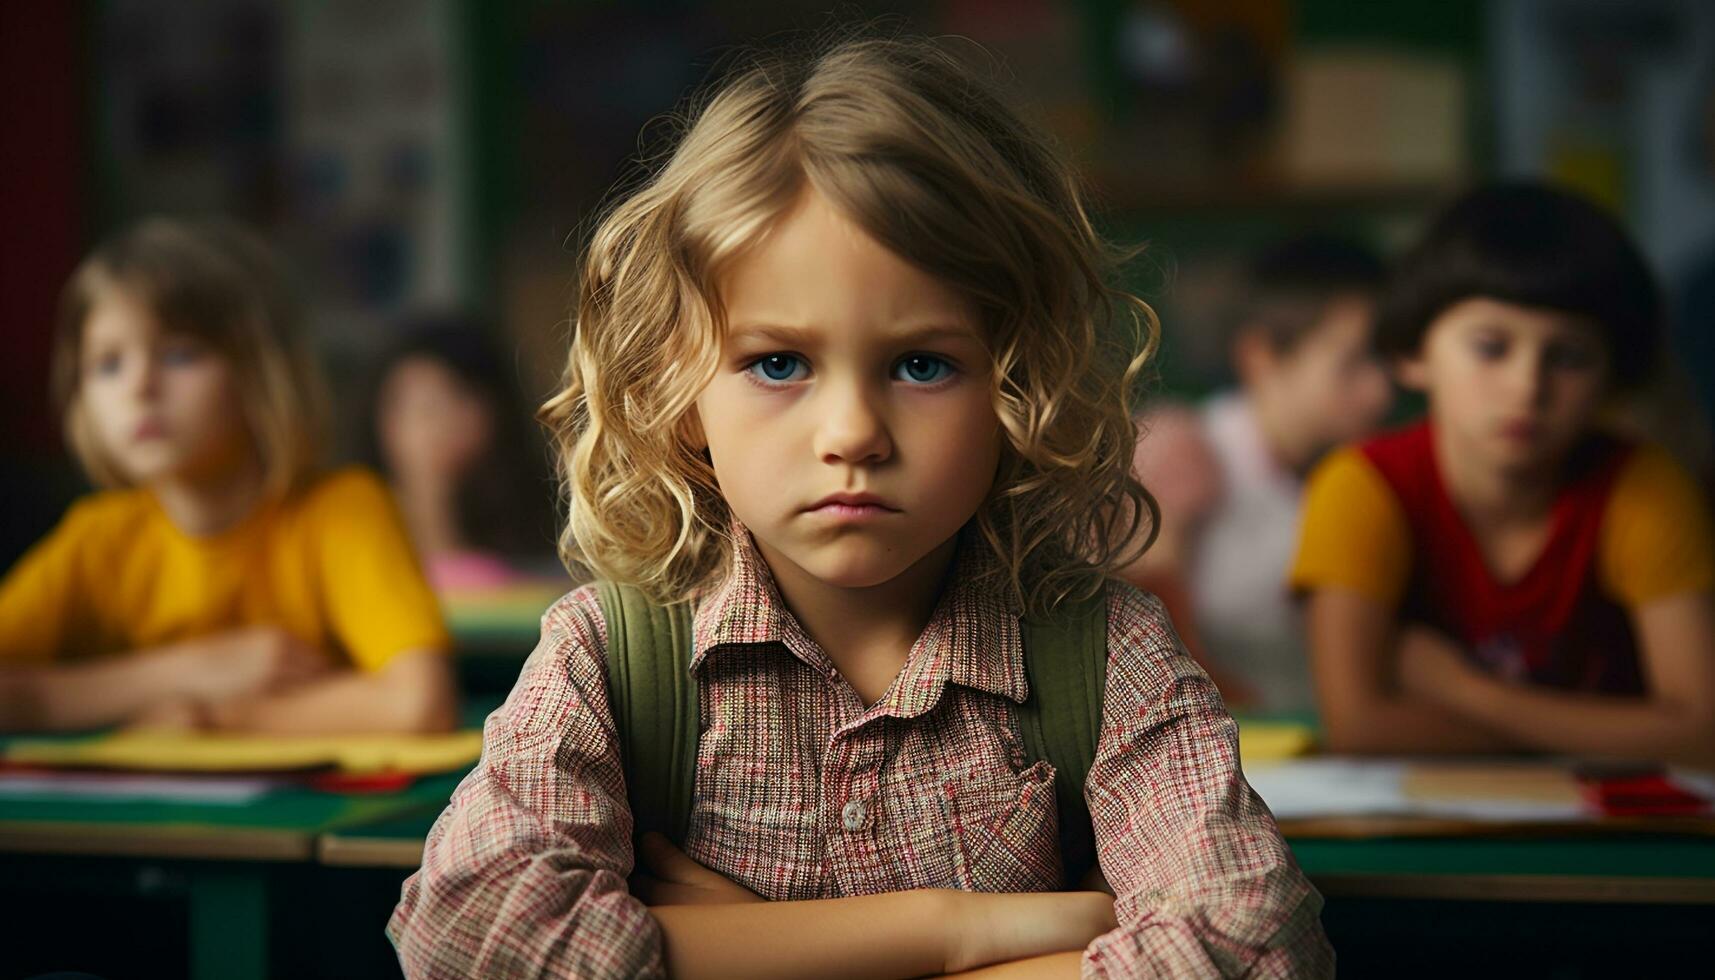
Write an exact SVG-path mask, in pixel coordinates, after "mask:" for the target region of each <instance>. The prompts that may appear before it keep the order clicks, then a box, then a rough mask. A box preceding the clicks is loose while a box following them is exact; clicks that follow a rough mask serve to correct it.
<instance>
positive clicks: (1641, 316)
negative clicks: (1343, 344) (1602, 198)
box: [1292, 184, 1715, 765]
mask: <svg viewBox="0 0 1715 980" xmlns="http://www.w3.org/2000/svg"><path fill="white" fill-rule="evenodd" d="M1658 310H1659V302H1658V301H1657V298H1656V292H1655V287H1654V284H1653V282H1652V280H1651V277H1650V274H1649V271H1648V269H1647V267H1646V266H1645V265H1644V262H1643V259H1642V257H1641V256H1639V255H1638V253H1637V251H1636V249H1635V248H1634V247H1633V246H1632V245H1631V243H1630V242H1629V241H1628V240H1627V239H1626V236H1625V233H1624V232H1623V231H1622V230H1621V229H1620V228H1619V226H1618V225H1617V224H1616V223H1615V222H1614V221H1613V219H1612V218H1610V217H1609V216H1608V215H1606V214H1604V213H1603V212H1601V211H1600V210H1598V209H1597V208H1596V207H1594V206H1593V205H1591V204H1589V203H1587V202H1585V201H1583V200H1580V199H1578V198H1576V197H1574V196H1572V195H1570V194H1566V193H1563V192H1560V191H1555V190H1551V189H1549V188H1546V187H1541V186H1538V185H1532V184H1502V185H1498V186H1494V187H1490V188H1486V189H1483V190H1479V191H1476V192H1473V193H1471V194H1469V195H1467V196H1466V197H1465V198H1463V199H1461V200H1460V201H1459V202H1457V203H1455V204H1454V205H1453V206H1452V207H1451V208H1449V210H1448V211H1447V212H1446V213H1445V214H1443V215H1442V216H1441V217H1440V218H1439V219H1438V220H1437V221H1436V223H1435V224H1434V226H1433V227H1432V228H1431V229H1430V231H1429V233H1428V235H1427V236H1426V238H1425V239H1424V240H1423V242H1422V243H1420V244H1419V245H1418V246H1417V247H1416V248H1415V249H1414V250H1413V251H1412V252H1411V253H1409V254H1408V255H1407V256H1406V257H1405V259H1404V260H1403V261H1402V263H1401V265H1400V268H1399V272H1398V276H1397V279H1396V281H1395V282H1394V283H1393V284H1392V286H1391V287H1390V290H1389V295H1388V296H1387V298H1386V299H1385V300H1384V302H1383V307H1382V317H1381V321H1380V326H1379V336H1380V342H1381V346H1382V348H1383V350H1384V351H1386V352H1388V353H1391V354H1392V355H1394V356H1395V357H1396V358H1397V359H1398V366H1399V368H1400V373H1401V378H1402V380H1403V381H1404V382H1405V383H1406V384H1408V385H1410V386H1412V387H1414V388H1417V389H1419V390H1421V391H1423V392H1424V394H1425V395H1426V396H1427V398H1428V403H1429V412H1428V417H1427V418H1426V419H1425V420H1424V421H1422V422H1420V423H1417V424H1416V425H1413V426H1409V427H1407V428H1405V429H1402V430H1399V431H1396V432H1392V433H1388V434H1385V435H1382V436H1380V437H1378V438H1375V439H1372V440H1370V441H1368V442H1366V443H1363V444H1362V445H1359V446H1356V447H1353V448H1350V449H1346V450H1343V451H1341V452H1340V453H1338V454H1336V455H1334V456H1332V457H1330V458H1329V459H1328V460H1327V461H1326V462H1324V463H1323V464H1322V466H1321V467H1320V468H1319V469H1318V470H1317V472H1316V473H1315V474H1314V475H1313V476H1312V477H1311V480H1310V484H1309V487H1308V489H1307V491H1306V499H1305V505H1304V517H1303V525H1302V533H1301V538H1300V543H1299V550H1298V556H1297V559H1296V562H1295V564H1294V567H1293V570H1292V583H1293V585H1294V587H1295V588H1296V589H1297V590H1299V591H1300V592H1301V593H1305V594H1307V595H1308V597H1309V611H1308V620H1309V643H1310V648H1311V665H1312V669H1313V673H1314V676H1315V681H1316V686H1317V695H1318V701H1319V704H1320V707H1321V712H1322V721H1323V725H1324V727H1325V729H1326V732H1327V738H1328V742H1329V744H1330V746H1331V747H1333V748H1335V749H1337V750H1344V751H1355V752H1393V753H1418V752H1473V751H1516V750H1520V749H1537V750H1545V751H1551V752H1563V753H1575V754H1579V755H1592V756H1612V757H1617V758H1622V759H1633V760H1644V761H1669V762H1683V763H1690V764H1696V765H1710V764H1712V763H1715V603H1712V601H1711V596H1712V594H1715V546H1712V543H1711V531H1710V521H1709V513H1708V507H1707V504H1706V502H1705V501H1704V500H1703V499H1702V496H1701V494H1700V493H1699V491H1698V489H1697V487H1696V485H1695V483H1694V482H1693V481H1692V480H1691V478H1690V477H1689V476H1688V475H1687V474H1686V473H1685V471H1684V470H1683V469H1681V468H1680V467H1679V466H1678V465H1677V464H1675V463H1674V462H1673V461H1672V459H1671V458H1669V457H1668V456H1667V454H1666V453H1664V452H1663V451H1662V450H1660V449H1658V448H1655V447H1653V446H1649V445H1645V444H1634V443H1632V442H1630V441H1628V440H1624V439H1620V438H1616V437H1614V436H1610V435H1607V434H1604V433H1603V432H1601V431H1600V429H1599V427H1598V424H1597V422H1598V415H1599V411H1600V409H1601V408H1602V407H1603V405H1604V403H1605V402H1606V401H1608V398H1609V396H1610V395H1611V394H1613V393H1615V392H1617V391H1623V390H1626V389H1629V388H1636V387H1638V386H1640V385H1642V384H1644V383H1646V382H1647V380H1648V379H1649V377H1650V374H1651V371H1652V368H1653V367H1654V364H1653V361H1654V359H1655V352H1656V347H1657V343H1658V341H1657V337H1656V335H1657V331H1658V324H1657V320H1658Z"/></svg>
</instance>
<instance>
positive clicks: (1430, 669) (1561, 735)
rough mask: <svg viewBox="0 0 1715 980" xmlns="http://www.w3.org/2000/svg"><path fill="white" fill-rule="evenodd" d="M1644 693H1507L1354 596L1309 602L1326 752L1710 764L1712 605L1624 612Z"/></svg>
mask: <svg viewBox="0 0 1715 980" xmlns="http://www.w3.org/2000/svg"><path fill="white" fill-rule="evenodd" d="M1633 624H1634V627H1635V630H1636V633H1637V636H1638V641H1639V648H1640V654H1641V657H1642V661H1643V668H1644V671H1643V672H1644V677H1645V683H1646V686H1647V688H1648V691H1647V693H1645V694H1643V695H1640V696H1635V697H1625V696H1616V695H1600V694H1585V693H1576V692H1565V691H1555V690H1547V689H1542V688H1531V687H1523V686H1518V685H1513V684H1509V683H1506V682H1505V681H1502V680H1499V679H1497V678H1494V677H1492V676H1490V675H1488V674H1486V673H1484V672H1482V671H1481V670H1479V669H1478V668H1476V667H1475V666H1472V665H1471V664H1470V662H1469V661H1468V659H1467V658H1466V657H1465V656H1464V655H1463V653H1462V652H1461V651H1460V649H1459V647H1458V646H1457V644H1455V643H1454V642H1453V641H1452V640H1450V639H1448V638H1447V637H1445V636H1443V635H1441V634H1439V633H1435V632H1433V631H1430V630H1426V629H1422V628H1412V629H1407V630H1404V631H1400V630H1399V629H1398V628H1397V627H1396V624H1395V621H1394V613H1393V612H1392V611H1391V610H1389V609H1386V608H1384V607H1383V606H1381V605H1380V604H1378V603H1376V602H1374V601H1373V600H1370V599H1367V598H1364V597H1362V596H1360V595H1358V594H1356V593H1353V592H1349V591H1345V590H1341V589H1333V588H1331V589H1321V590H1318V591H1316V592H1315V593H1313V594H1312V595H1311V597H1310V600H1309V629H1310V646H1311V664H1312V669H1313V673H1314V674H1315V679H1316V688H1317V696H1318V699H1319V701H1320V704H1321V710H1322V722H1323V726H1324V728H1325V730H1326V733H1327V738H1328V743H1329V747H1330V748H1332V749H1334V750H1335V751H1342V752H1376V753H1390V752H1392V753H1405V752H1448V753H1455V752H1493V751H1507V750H1513V751H1518V750H1542V751H1551V752H1565V753H1574V754H1579V755H1592V756H1606V757H1611V758H1616V759H1626V760H1638V761H1650V762H1673V763H1684V764H1688V765H1697V766H1705V767H1707V766H1710V765H1715V603H1712V600H1711V596H1710V594H1709V593H1707V592H1693V593H1686V594H1682V595H1678V596H1671V597H1668V598H1665V599H1659V600H1656V601H1654V602H1651V603H1650V604H1648V605H1646V606H1643V607H1641V608H1639V609H1636V610H1633Z"/></svg>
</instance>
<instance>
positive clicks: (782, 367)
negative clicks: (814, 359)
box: [749, 354, 806, 384]
mask: <svg viewBox="0 0 1715 980" xmlns="http://www.w3.org/2000/svg"><path fill="white" fill-rule="evenodd" d="M805 366H806V365H805V364H804V359H803V358H801V357H799V356H798V355H796V354H769V355H767V356H765V357H759V358H757V359H756V360H755V361H753V362H751V365H750V368H749V371H750V373H751V374H754V375H756V376H757V377H758V378H759V379H761V380H763V381H769V382H773V383H774V384H782V383H784V382H787V381H793V380H796V376H797V373H798V369H799V368H801V367H805Z"/></svg>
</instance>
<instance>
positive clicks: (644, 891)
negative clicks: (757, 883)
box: [631, 831, 767, 905]
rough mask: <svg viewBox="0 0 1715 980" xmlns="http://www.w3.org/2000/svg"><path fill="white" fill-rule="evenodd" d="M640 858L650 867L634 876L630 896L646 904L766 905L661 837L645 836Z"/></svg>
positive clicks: (659, 835) (742, 887)
mask: <svg viewBox="0 0 1715 980" xmlns="http://www.w3.org/2000/svg"><path fill="white" fill-rule="evenodd" d="M637 857H638V859H639V861H641V862H642V864H643V865H644V866H645V867H646V868H648V869H649V870H648V872H647V873H644V872H641V871H640V872H638V873H636V874H634V875H632V876H631V894H633V895H635V896H636V897H637V899H638V900H639V901H641V902H642V903H643V904H645V905H728V904H734V903H738V902H765V901H767V899H765V898H763V897H762V896H761V895H758V894H756V893H755V892H753V891H751V890H750V889H748V888H746V887H744V886H743V885H741V884H739V883H737V882H735V881H733V880H731V879H730V878H726V877H723V876H721V875H719V874H716V873H715V872H713V871H710V870H709V869H708V868H705V867H703V866H702V865H700V864H698V863H697V862H695V861H693V860H691V859H690V858H689V857H687V856H686V855H685V852H684V851H681V850H679V849H678V848H677V847H674V846H673V842H672V841H669V840H668V839H667V838H666V837H664V836H662V835H661V834H657V833H655V832H653V831H651V832H649V833H647V834H644V835H643V838H642V839H641V840H639V841H638V842H637Z"/></svg>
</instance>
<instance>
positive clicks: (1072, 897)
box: [945, 892, 1119, 973]
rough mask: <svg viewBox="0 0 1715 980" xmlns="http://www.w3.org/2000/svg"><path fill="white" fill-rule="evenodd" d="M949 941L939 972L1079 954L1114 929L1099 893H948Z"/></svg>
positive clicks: (1109, 900)
mask: <svg viewBox="0 0 1715 980" xmlns="http://www.w3.org/2000/svg"><path fill="white" fill-rule="evenodd" d="M948 897H949V898H950V899H951V900H952V901H953V906H954V909H955V915H954V920H953V929H952V935H953V937H954V938H953V941H952V946H951V948H950V949H949V954H948V958H947V967H946V970H945V972H947V973H958V972H960V971H963V970H973V969H975V968H977V967H979V966H987V965H988V964H990V963H1004V962H1010V961H1012V960H1022V959H1027V958H1029V957H1032V956H1042V955H1045V954H1048V953H1069V952H1076V951H1080V950H1082V949H1084V947H1086V946H1088V945H1090V943H1091V942H1093V941H1094V940H1095V938H1096V937H1097V936H1100V935H1102V934H1104V933H1107V932H1110V931H1112V930H1114V929H1116V928H1118V926H1119V922H1118V920H1116V919H1115V918H1114V900H1113V896H1111V895H1108V894H1106V893H1105V892H1030V893H1020V894H992V893H986V892H952V893H950V894H949V896H948Z"/></svg>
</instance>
